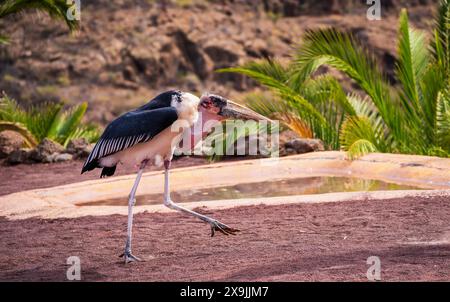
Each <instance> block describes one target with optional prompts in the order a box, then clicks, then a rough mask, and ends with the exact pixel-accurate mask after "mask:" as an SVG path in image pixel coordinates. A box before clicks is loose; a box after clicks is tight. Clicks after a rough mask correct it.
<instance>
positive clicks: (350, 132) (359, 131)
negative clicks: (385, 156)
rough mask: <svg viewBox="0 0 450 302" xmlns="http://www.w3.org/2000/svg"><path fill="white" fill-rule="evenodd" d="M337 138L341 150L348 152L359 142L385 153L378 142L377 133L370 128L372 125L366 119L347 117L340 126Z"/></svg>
mask: <svg viewBox="0 0 450 302" xmlns="http://www.w3.org/2000/svg"><path fill="white" fill-rule="evenodd" d="M339 138H340V141H341V146H342V148H343V149H344V150H346V151H349V150H350V149H351V147H352V146H353V145H354V144H355V143H356V142H358V141H360V140H364V141H367V142H370V143H371V145H372V146H373V148H372V149H375V150H379V151H383V152H384V151H385V146H384V145H383V143H382V142H381V141H380V137H379V133H377V131H376V130H375V129H374V128H373V127H372V123H371V121H370V120H369V118H367V117H363V116H351V117H348V118H347V119H346V120H345V122H344V124H343V125H342V128H341V132H340V136H339ZM364 145H367V143H364Z"/></svg>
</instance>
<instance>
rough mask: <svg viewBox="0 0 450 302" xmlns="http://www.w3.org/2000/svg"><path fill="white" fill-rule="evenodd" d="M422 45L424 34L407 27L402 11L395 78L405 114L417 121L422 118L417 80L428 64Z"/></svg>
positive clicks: (426, 53) (404, 11)
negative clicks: (419, 117)
mask: <svg viewBox="0 0 450 302" xmlns="http://www.w3.org/2000/svg"><path fill="white" fill-rule="evenodd" d="M424 45H426V39H425V33H422V32H419V31H417V30H414V29H412V28H411V27H410V26H409V23H408V14H407V13H406V10H405V9H403V10H402V12H401V14H400V29H399V44H398V55H399V59H398V63H397V77H398V79H399V80H400V82H401V83H402V88H403V89H402V90H403V93H402V94H401V99H402V101H403V106H404V107H405V112H406V113H407V114H408V115H409V116H411V115H413V118H414V119H417V117H418V116H417V115H419V116H423V114H421V110H422V103H423V102H422V92H421V90H420V86H419V79H421V78H422V76H423V74H424V73H425V71H426V69H427V66H428V62H429V53H428V49H427V48H426V47H424ZM414 115H416V116H414Z"/></svg>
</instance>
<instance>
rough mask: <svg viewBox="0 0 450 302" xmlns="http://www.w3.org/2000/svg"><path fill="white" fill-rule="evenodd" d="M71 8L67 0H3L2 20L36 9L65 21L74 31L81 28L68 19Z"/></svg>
mask: <svg viewBox="0 0 450 302" xmlns="http://www.w3.org/2000/svg"><path fill="white" fill-rule="evenodd" d="M70 7H71V5H69V4H67V2H66V0H3V1H2V2H1V3H0V18H3V17H6V16H8V15H11V14H17V13H22V12H24V11H25V10H28V9H35V10H39V11H43V12H45V13H47V14H48V15H49V16H51V17H52V18H54V19H59V20H63V21H64V22H65V23H66V24H67V26H68V28H69V29H70V30H71V31H73V30H76V29H77V28H78V27H79V23H78V21H77V20H70V19H69V18H67V11H68V10H69V8H70Z"/></svg>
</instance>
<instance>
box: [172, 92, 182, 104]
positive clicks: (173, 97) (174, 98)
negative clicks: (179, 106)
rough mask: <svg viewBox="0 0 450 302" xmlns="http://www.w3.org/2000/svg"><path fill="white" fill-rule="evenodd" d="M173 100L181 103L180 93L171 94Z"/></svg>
mask: <svg viewBox="0 0 450 302" xmlns="http://www.w3.org/2000/svg"><path fill="white" fill-rule="evenodd" d="M174 100H175V101H177V103H181V101H182V98H181V95H178V94H175V95H172V101H174Z"/></svg>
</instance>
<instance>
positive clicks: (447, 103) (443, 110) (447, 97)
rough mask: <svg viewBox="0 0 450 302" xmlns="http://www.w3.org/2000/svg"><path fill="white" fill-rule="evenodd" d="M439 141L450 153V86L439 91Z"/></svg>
mask: <svg viewBox="0 0 450 302" xmlns="http://www.w3.org/2000/svg"><path fill="white" fill-rule="evenodd" d="M436 108H437V114H436V116H437V118H436V130H437V142H438V143H439V146H440V147H442V148H443V149H444V150H445V151H446V152H447V153H450V88H449V87H447V89H446V90H445V91H443V92H441V93H439V95H438V98H437V105H436Z"/></svg>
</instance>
